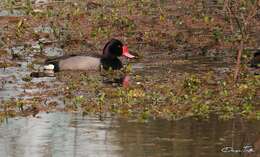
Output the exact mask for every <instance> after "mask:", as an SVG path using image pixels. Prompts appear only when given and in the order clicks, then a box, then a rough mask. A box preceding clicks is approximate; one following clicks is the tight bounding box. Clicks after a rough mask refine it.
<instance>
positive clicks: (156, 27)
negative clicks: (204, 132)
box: [0, 0, 260, 120]
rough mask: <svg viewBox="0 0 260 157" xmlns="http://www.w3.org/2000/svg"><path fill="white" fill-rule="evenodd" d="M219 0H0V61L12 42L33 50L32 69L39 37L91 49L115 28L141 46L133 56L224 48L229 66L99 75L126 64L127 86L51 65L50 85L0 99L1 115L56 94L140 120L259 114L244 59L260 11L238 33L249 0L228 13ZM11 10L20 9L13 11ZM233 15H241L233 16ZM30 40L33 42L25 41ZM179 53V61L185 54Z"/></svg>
mask: <svg viewBox="0 0 260 157" xmlns="http://www.w3.org/2000/svg"><path fill="white" fill-rule="evenodd" d="M226 2H227V1H203V0H188V1H177V0H176V1H170V0H160V1H154V0H140V1H127V0H115V1H110V0H96V1H85V0H84V1H83V0H77V1H71V2H69V1H65V2H60V1H52V2H50V3H46V4H41V5H40V4H34V3H32V2H31V1H27V0H22V1H15V0H5V1H3V2H1V8H2V9H3V10H6V11H8V12H9V14H10V16H3V17H1V18H0V30H1V32H0V37H1V38H0V67H2V68H6V67H10V66H14V65H15V63H16V62H17V60H15V59H13V58H15V57H14V56H16V54H13V53H7V52H6V49H11V48H13V47H16V46H17V45H23V51H24V53H22V54H19V55H21V58H23V59H24V58H26V57H28V56H32V58H33V62H32V63H31V64H30V67H31V68H30V70H31V69H33V66H34V63H35V64H36V63H37V64H38V63H40V61H39V60H42V59H44V58H46V57H47V56H46V54H44V52H43V49H44V48H45V47H47V46H52V47H59V48H62V49H63V50H64V53H65V54H71V53H81V52H90V53H92V52H99V51H101V50H102V48H103V45H104V44H105V43H106V42H107V41H108V40H109V39H111V38H112V37H113V38H119V39H120V40H122V41H124V42H125V43H127V44H128V46H129V49H130V50H131V51H133V52H136V53H137V54H138V55H139V57H140V60H138V61H137V62H141V63H142V62H144V60H146V58H149V57H152V56H151V55H150V54H151V53H152V52H160V53H161V56H166V57H168V56H173V57H178V56H185V57H189V56H193V55H199V56H211V57H215V56H222V57H223V58H224V57H226V58H228V60H229V61H228V64H229V66H228V67H229V68H230V69H231V70H229V71H228V72H225V73H224V74H221V76H219V75H217V74H214V72H213V71H212V70H210V69H208V70H207V72H198V71H191V72H190V73H186V72H185V71H184V72H182V73H174V72H172V71H171V68H170V67H168V68H167V72H165V71H163V70H162V71H161V72H157V74H153V75H149V73H148V72H147V71H148V70H144V72H143V73H144V74H143V75H139V74H137V73H135V72H134V71H132V70H131V66H127V67H126V69H124V70H123V71H121V72H114V73H113V72H112V73H110V72H109V74H105V75H106V77H108V79H112V78H113V77H115V76H117V77H118V76H122V75H125V74H126V73H127V75H129V76H131V80H132V81H133V83H132V84H131V85H130V86H128V87H118V86H117V87H111V86H108V85H104V84H103V83H102V80H103V79H104V78H103V77H102V76H100V75H98V74H94V75H93V76H90V75H89V73H87V72H81V73H78V72H76V73H74V72H69V73H63V72H61V73H59V74H57V80H58V81H60V82H61V84H59V85H58V86H57V89H56V90H49V92H45V93H44V95H43V92H36V93H34V94H33V95H32V98H26V99H25V98H24V99H22V100H20V99H19V100H18V99H13V100H9V101H2V105H1V107H0V108H1V115H0V116H1V117H2V116H3V117H5V116H14V115H28V114H35V113H37V112H39V111H57V110H61V109H60V108H58V107H57V106H59V105H58V104H57V102H55V100H54V101H51V102H47V103H46V99H47V98H48V97H52V96H57V95H62V96H63V98H62V99H63V100H64V102H65V106H64V107H63V108H62V110H65V111H73V112H74V111H77V112H78V111H80V112H82V113H84V114H92V113H97V114H99V115H101V116H102V115H104V114H106V113H112V114H115V115H123V116H129V117H135V118H140V119H141V120H144V119H147V118H150V117H161V118H166V119H180V118H183V117H187V116H196V117H201V118H207V117H209V116H210V115H211V114H217V115H219V117H220V118H224V119H227V118H233V117H235V116H243V117H246V118H253V119H260V111H259V104H260V102H259V96H260V93H259V91H260V90H259V88H260V79H259V75H258V76H257V75H252V74H251V73H250V69H249V68H248V66H247V63H248V61H249V60H250V57H251V51H250V49H255V48H258V47H257V46H258V45H259V37H258V36H259V35H258V34H259V32H260V27H259V20H258V19H259V17H258V16H259V15H258V12H257V13H256V14H254V16H253V17H252V18H251V19H250V22H248V25H246V26H245V25H244V27H243V31H245V32H241V28H239V26H240V24H242V22H243V20H241V19H243V17H247V16H246V15H247V14H249V10H248V8H249V9H250V8H251V7H252V6H251V5H249V4H247V3H246V2H244V3H243V2H242V1H241V2H240V1H239V2H240V3H239V7H237V9H241V10H236V11H238V13H239V16H234V15H232V12H231V13H230V12H229V11H228V9H226V8H229V9H230V8H231V9H232V5H233V4H230V5H229V6H228V7H226V6H225V5H226V4H227V3H226ZM254 2H256V1H254ZM254 2H252V4H253V3H254ZM256 5H259V4H256ZM258 8H259V6H258ZM14 11H18V12H19V13H20V16H12V15H13V12H14ZM258 11H259V10H258ZM0 14H1V13H0ZM250 15H251V14H250ZM237 19H239V20H241V21H242V22H238V23H236V20H237ZM257 26H258V27H257ZM36 28H37V29H36ZM245 34H246V35H245ZM245 36H246V37H245ZM241 41H243V48H242V49H241V47H240V44H241ZM35 42H36V43H37V44H36V46H33V45H34V44H35ZM36 49H37V50H36ZM238 50H241V51H243V53H242V55H241V57H240V59H241V64H239V65H241V67H239V71H238V76H236V79H238V80H237V81H236V82H234V79H233V78H234V73H233V69H234V68H233V67H234V66H235V62H236V58H235V57H236V52H238ZM168 60H170V61H169V62H170V63H171V64H172V63H176V62H177V61H176V60H174V59H173V58H171V57H169V59H168ZM153 61H154V60H150V62H153ZM159 62H160V61H159ZM161 62H162V64H163V65H165V64H167V63H163V61H161ZM183 62H184V64H185V60H183ZM130 65H131V63H130ZM28 70H29V68H28ZM146 73H147V74H146ZM162 76H164V78H162ZM22 79H23V80H24V82H25V83H24V86H26V87H27V88H43V87H45V88H48V87H46V86H44V85H43V84H38V83H35V82H33V81H32V78H30V77H29V76H26V77H23V78H22ZM24 95H26V93H24Z"/></svg>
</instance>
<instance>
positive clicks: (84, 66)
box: [59, 56, 100, 70]
mask: <svg viewBox="0 0 260 157" xmlns="http://www.w3.org/2000/svg"><path fill="white" fill-rule="evenodd" d="M99 68H100V58H96V57H91V56H73V57H69V58H66V59H63V60H60V61H59V69H60V70H98V69H99Z"/></svg>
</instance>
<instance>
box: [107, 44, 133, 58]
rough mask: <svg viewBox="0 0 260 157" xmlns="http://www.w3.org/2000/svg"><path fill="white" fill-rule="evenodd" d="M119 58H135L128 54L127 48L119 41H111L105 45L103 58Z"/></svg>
mask: <svg viewBox="0 0 260 157" xmlns="http://www.w3.org/2000/svg"><path fill="white" fill-rule="evenodd" d="M119 56H125V57H127V58H134V57H135V56H134V55H132V54H130V53H129V51H128V47H127V46H126V45H123V43H122V42H121V41H120V40H117V39H111V40H110V41H109V42H108V43H106V45H105V47H104V49H103V57H105V58H111V59H114V58H117V57H119Z"/></svg>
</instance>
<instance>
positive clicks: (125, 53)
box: [123, 46, 135, 58]
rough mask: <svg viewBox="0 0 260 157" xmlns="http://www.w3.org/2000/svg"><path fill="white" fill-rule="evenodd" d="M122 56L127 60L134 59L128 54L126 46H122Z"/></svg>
mask: <svg viewBox="0 0 260 157" xmlns="http://www.w3.org/2000/svg"><path fill="white" fill-rule="evenodd" d="M123 56H125V57H127V58H134V57H135V56H134V55H132V54H130V53H129V51H128V47H127V46H123Z"/></svg>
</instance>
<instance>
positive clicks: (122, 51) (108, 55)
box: [44, 39, 135, 72]
mask: <svg viewBox="0 0 260 157" xmlns="http://www.w3.org/2000/svg"><path fill="white" fill-rule="evenodd" d="M120 56H124V57H126V58H130V59H132V58H135V56H134V55H132V54H130V53H129V51H128V47H127V46H126V45H124V44H123V43H122V42H121V41H120V40H118V39H111V40H110V41H108V42H107V43H106V44H105V46H104V48H103V53H102V55H100V56H86V55H82V54H81V55H69V56H61V57H56V58H52V59H47V60H46V61H45V64H44V70H46V71H54V72H59V71H64V70H74V71H76V70H100V69H101V68H102V69H105V70H109V69H112V70H119V69H121V68H122V67H123V64H122V62H121V61H120V59H119V58H118V57H120Z"/></svg>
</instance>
